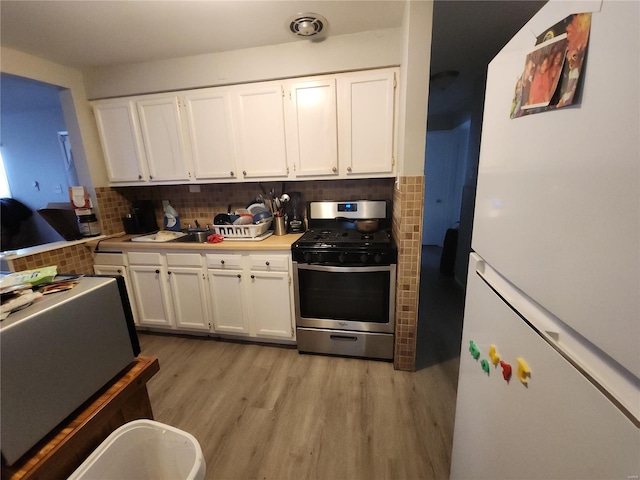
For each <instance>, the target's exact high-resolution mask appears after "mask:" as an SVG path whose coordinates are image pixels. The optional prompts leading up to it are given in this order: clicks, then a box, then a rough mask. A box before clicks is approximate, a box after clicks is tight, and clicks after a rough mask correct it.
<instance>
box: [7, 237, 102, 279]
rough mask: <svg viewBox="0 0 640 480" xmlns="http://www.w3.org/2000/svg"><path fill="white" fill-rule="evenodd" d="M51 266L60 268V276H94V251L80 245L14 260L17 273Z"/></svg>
mask: <svg viewBox="0 0 640 480" xmlns="http://www.w3.org/2000/svg"><path fill="white" fill-rule="evenodd" d="M51 265H55V266H57V267H58V274H64V273H73V274H85V275H89V274H93V256H92V249H91V247H88V246H87V245H86V244H78V245H72V246H70V247H64V248H58V249H56V250H51V251H48V252H44V253H38V254H36V255H30V256H28V257H22V258H17V259H15V260H13V270H14V271H16V272H20V271H22V270H32V269H34V268H42V267H49V266H51Z"/></svg>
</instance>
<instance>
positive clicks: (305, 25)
mask: <svg viewBox="0 0 640 480" xmlns="http://www.w3.org/2000/svg"><path fill="white" fill-rule="evenodd" d="M328 26H329V22H327V19H326V18H324V17H323V16H322V15H318V14H317V13H298V14H297V15H294V16H292V17H291V18H290V19H289V31H290V32H291V33H293V34H294V35H296V36H298V37H313V36H316V35H318V34H319V33H320V32H323V31H326V29H327V27H328Z"/></svg>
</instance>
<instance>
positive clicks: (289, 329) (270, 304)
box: [206, 252, 295, 340]
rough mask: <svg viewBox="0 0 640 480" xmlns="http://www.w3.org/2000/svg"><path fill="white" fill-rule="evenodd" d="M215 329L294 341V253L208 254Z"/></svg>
mask: <svg viewBox="0 0 640 480" xmlns="http://www.w3.org/2000/svg"><path fill="white" fill-rule="evenodd" d="M206 258H207V268H208V271H209V288H210V289H211V300H212V306H213V313H214V315H213V316H214V325H215V330H216V331H217V332H219V333H232V334H239V335H247V336H251V337H258V338H270V339H284V340H293V339H294V338H295V328H294V323H293V304H292V302H293V292H292V285H291V255H290V254H289V253H280V252H273V253H267V254H259V255H257V254H249V253H242V254H241V253H239V254H207V255H206Z"/></svg>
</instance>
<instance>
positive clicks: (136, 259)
mask: <svg viewBox="0 0 640 480" xmlns="http://www.w3.org/2000/svg"><path fill="white" fill-rule="evenodd" d="M127 257H128V258H129V263H130V264H134V265H162V255H160V254H159V253H151V252H129V253H128V254H127Z"/></svg>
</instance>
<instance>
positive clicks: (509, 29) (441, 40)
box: [0, 0, 545, 114]
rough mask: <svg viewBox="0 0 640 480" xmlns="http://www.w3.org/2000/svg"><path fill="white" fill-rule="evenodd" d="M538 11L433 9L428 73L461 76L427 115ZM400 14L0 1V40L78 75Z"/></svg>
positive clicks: (391, 8)
mask: <svg viewBox="0 0 640 480" xmlns="http://www.w3.org/2000/svg"><path fill="white" fill-rule="evenodd" d="M543 3H545V2H544V1H528V0H512V1H507V0H497V1H489V0H466V1H461V0H436V2H435V5H434V26H433V40H432V55H431V72H432V73H435V72H439V71H442V70H458V71H460V72H461V74H460V76H459V77H458V79H457V80H456V82H455V83H454V85H452V87H451V88H450V89H449V90H448V91H446V92H432V94H431V96H430V99H429V113H430V114H433V113H447V112H451V111H455V110H459V109H460V108H462V107H463V106H464V104H466V103H468V101H469V97H470V95H471V92H472V87H471V84H472V78H473V77H474V76H476V75H477V72H478V71H482V70H483V69H484V68H486V65H487V64H488V62H489V61H490V60H491V58H493V56H494V55H495V54H496V53H497V52H498V51H499V50H500V48H502V46H503V45H504V44H505V43H506V42H507V40H508V39H509V38H511V36H513V34H514V33H515V32H517V31H518V30H519V28H520V27H521V26H522V25H523V24H524V23H526V21H527V20H528V19H529V18H530V17H531V16H532V15H533V14H534V13H535V12H536V11H537V10H538V9H539V8H540V6H541V5H542V4H543ZM404 7H405V1H403V0H386V1H370V0H352V1H346V0H316V1H298V0H285V1H276V0H261V1H249V0H246V1H245V0H232V1H228V0H199V1H192V0H144V1H139V0H129V1H125V0H110V1H93V0H80V1H77V0H76V1H66V0H47V1H25V0H19V1H10V0H2V1H0V22H1V23H0V35H1V41H2V45H3V46H7V47H11V48H14V49H16V50H20V51H23V52H26V53H30V54H32V55H34V56H37V57H41V58H46V59H48V60H51V61H53V62H56V63H60V64H62V65H67V66H70V67H74V68H78V69H80V70H82V69H86V68H91V67H96V66H106V65H119V64H127V63H136V62H143V61H151V60H160V59H166V58H174V57H182V56H189V55H198V54H204V53H212V52H221V51H230V50H237V49H242V48H250V47H255V46H261V45H273V44H279V43H285V42H300V41H303V42H304V41H309V40H308V39H301V38H299V37H295V36H293V35H292V34H290V33H289V31H288V21H287V20H288V19H289V17H291V16H292V15H294V14H297V13H303V12H314V13H319V14H321V15H323V16H325V17H326V18H327V20H328V23H329V27H328V30H327V32H326V34H327V35H329V36H331V35H334V36H335V35H346V34H350V33H358V32H363V31H370V30H379V29H387V28H397V27H400V26H401V24H402V18H403V14H404ZM3 91H5V92H6V90H5V89H4V88H3ZM8 101H10V99H8V98H7V97H6V95H5V98H4V99H3V110H5V108H9V105H7V104H6V102H8Z"/></svg>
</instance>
